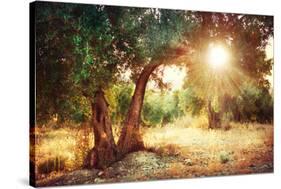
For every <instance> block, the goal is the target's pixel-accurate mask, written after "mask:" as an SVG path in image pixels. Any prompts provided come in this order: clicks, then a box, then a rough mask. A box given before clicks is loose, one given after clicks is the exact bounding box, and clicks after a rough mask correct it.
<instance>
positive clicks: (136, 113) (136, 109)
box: [118, 63, 161, 155]
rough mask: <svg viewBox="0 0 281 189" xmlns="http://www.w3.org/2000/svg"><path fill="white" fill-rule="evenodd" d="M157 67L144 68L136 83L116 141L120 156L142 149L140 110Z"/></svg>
mask: <svg viewBox="0 0 281 189" xmlns="http://www.w3.org/2000/svg"><path fill="white" fill-rule="evenodd" d="M159 65H161V63H154V64H149V65H147V66H145V67H144V68H143V70H142V72H141V74H140V76H139V78H138V80H137V82H136V88H135V91H134V94H133V97H132V100H131V104H130V106H129V110H128V113H127V116H126V119H125V122H124V127H123V128H122V131H121V135H120V138H119V141H118V152H119V153H120V155H124V154H127V153H129V152H133V151H138V150H141V149H143V148H144V144H143V140H142V136H141V134H140V128H139V122H140V115H141V109H142V106H143V99H144V95H145V88H146V85H147V82H148V79H149V76H150V75H151V73H152V72H153V71H154V70H155V69H156V68H157V67H158V66H159Z"/></svg>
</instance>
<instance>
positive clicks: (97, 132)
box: [88, 90, 117, 168]
mask: <svg viewBox="0 0 281 189" xmlns="http://www.w3.org/2000/svg"><path fill="white" fill-rule="evenodd" d="M91 107H92V124H93V127H94V138H95V146H94V148H93V149H92V150H91V152H90V153H89V155H88V161H89V162H88V165H89V167H90V168H93V167H94V168H105V167H107V166H108V165H110V164H111V163H113V162H115V161H116V159H117V150H116V144H115V142H114V138H113V134H112V125H111V120H110V117H109V115H108V104H107V102H106V99H105V97H104V93H103V91H102V90H99V91H97V92H96V95H95V99H94V102H92V103H91Z"/></svg>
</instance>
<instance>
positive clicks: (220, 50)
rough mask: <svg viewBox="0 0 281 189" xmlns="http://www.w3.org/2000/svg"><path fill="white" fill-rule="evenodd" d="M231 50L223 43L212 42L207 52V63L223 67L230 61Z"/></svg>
mask: <svg viewBox="0 0 281 189" xmlns="http://www.w3.org/2000/svg"><path fill="white" fill-rule="evenodd" d="M229 56H230V55H229V52H228V49H227V48H226V47H224V46H223V45H217V44H210V45H209V48H208V52H207V63H208V64H209V65H211V66H212V67H213V68H215V69H217V68H221V67H223V66H225V65H226V64H227V63H228V62H229V59H230V57H229Z"/></svg>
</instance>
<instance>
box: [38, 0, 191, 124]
mask: <svg viewBox="0 0 281 189" xmlns="http://www.w3.org/2000/svg"><path fill="white" fill-rule="evenodd" d="M35 22H36V86H37V88H36V113H37V121H38V122H41V121H42V122H44V121H47V120H48V119H50V118H51V117H52V116H54V115H58V117H59V120H61V121H63V120H64V119H74V120H76V121H84V120H86V119H88V118H89V116H90V113H89V112H90V109H89V103H90V102H91V100H90V101H89V99H92V98H93V96H94V94H95V91H97V90H98V89H100V88H101V89H102V90H107V89H109V88H110V87H112V85H113V84H114V83H117V82H119V81H120V80H122V77H121V75H122V74H124V73H125V72H129V73H130V78H131V79H132V80H133V81H136V79H137V77H138V75H139V74H140V72H141V70H142V68H143V67H144V66H145V65H147V64H150V63H152V62H155V61H163V60H165V59H166V60H168V58H167V57H168V56H169V55H171V56H172V55H174V54H175V53H179V49H176V48H175V47H178V46H179V44H180V45H185V43H184V42H185V41H186V37H188V36H189V35H190V34H189V33H190V32H191V31H192V29H194V28H195V27H196V26H197V25H196V24H197V23H196V22H195V19H194V17H193V16H192V12H189V11H176V10H164V9H163V10H162V9H154V8H147V9H143V8H129V7H113V6H103V5H85V4H64V3H48V2H38V3H37V4H36V21H35ZM171 49H172V50H173V49H176V50H174V51H172V50H171ZM164 57H166V58H164ZM167 62H168V61H167ZM152 79H155V80H157V81H159V82H158V83H161V79H159V77H158V75H157V74H154V75H153V76H152Z"/></svg>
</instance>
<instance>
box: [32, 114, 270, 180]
mask: <svg viewBox="0 0 281 189" xmlns="http://www.w3.org/2000/svg"><path fill="white" fill-rule="evenodd" d="M230 125H231V128H230V129H229V130H227V131H225V130H220V129H216V130H209V129H207V120H206V118H204V117H198V118H192V117H185V118H183V119H180V120H177V121H176V122H175V123H174V124H168V125H167V126H165V127H162V128H161V127H158V128H142V133H143V137H144V142H145V146H146V147H147V148H148V149H151V151H153V152H155V153H157V154H158V155H160V157H162V158H165V157H175V162H173V163H171V164H170V168H169V169H168V170H165V171H162V172H165V175H161V174H164V173H162V172H161V170H159V173H156V174H159V175H160V176H159V178H177V177H194V176H202V175H219V174H238V173H251V172H263V170H259V169H258V167H262V166H267V165H269V167H271V169H272V166H273V165H272V163H273V126H272V125H262V124H258V123H250V124H239V123H231V124H230ZM34 132H35V136H36V137H35V138H36V140H35V146H32V147H31V149H32V150H33V151H34V152H35V162H34V164H35V170H36V177H37V179H42V178H45V177H46V176H52V174H53V175H60V174H64V173H65V172H69V171H73V170H76V169H81V168H82V166H83V161H84V159H85V156H86V153H87V152H88V150H89V149H91V148H92V147H93V146H94V144H93V141H94V140H93V131H92V129H90V128H89V126H88V125H85V126H82V127H81V126H80V127H79V126H73V125H72V126H71V127H69V125H68V126H64V127H61V128H57V129H50V128H48V127H45V128H44V127H43V128H42V127H39V128H36V130H35V131H34ZM113 132H114V138H115V140H116V141H117V139H118V135H119V133H120V129H119V127H117V126H115V127H114V128H113ZM173 167H174V168H173ZM255 168H257V169H255ZM265 168H266V167H265ZM177 170H181V171H177ZM225 172H227V173H225Z"/></svg>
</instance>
